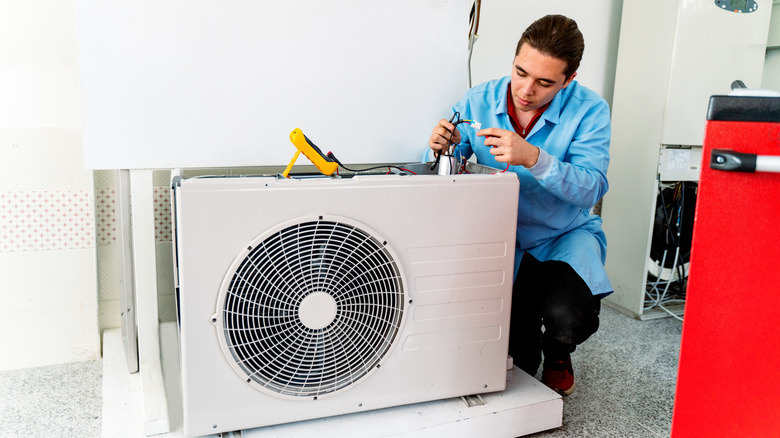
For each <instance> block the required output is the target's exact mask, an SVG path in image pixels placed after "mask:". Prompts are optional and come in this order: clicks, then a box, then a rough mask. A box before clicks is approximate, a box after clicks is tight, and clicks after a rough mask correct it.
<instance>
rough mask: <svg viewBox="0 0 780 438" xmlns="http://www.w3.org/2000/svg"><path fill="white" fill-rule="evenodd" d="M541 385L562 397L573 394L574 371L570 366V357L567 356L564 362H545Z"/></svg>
mask: <svg viewBox="0 0 780 438" xmlns="http://www.w3.org/2000/svg"><path fill="white" fill-rule="evenodd" d="M542 383H544V384H545V385H547V387H548V388H550V389H552V390H553V391H555V392H557V393H558V394H560V395H563V396H566V395H569V394H571V393H572V392H574V369H573V368H572V366H571V356H569V355H567V356H566V359H564V360H557V361H552V360H545V361H544V368H542Z"/></svg>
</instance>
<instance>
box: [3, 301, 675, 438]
mask: <svg viewBox="0 0 780 438" xmlns="http://www.w3.org/2000/svg"><path fill="white" fill-rule="evenodd" d="M681 331H682V323H681V322H680V321H677V320H675V319H673V318H664V319H659V320H651V321H639V320H636V319H633V318H629V317H627V316H624V315H622V314H620V313H618V312H616V311H614V310H611V309H609V308H606V307H604V308H602V318H601V328H600V329H599V331H598V332H597V333H596V334H595V335H593V336H592V337H591V338H590V339H589V340H588V341H587V342H586V343H585V344H583V345H581V346H580V347H578V349H577V351H576V352H575V353H574V354H573V355H572V362H573V364H574V370H575V375H576V379H577V389H576V391H575V392H574V394H572V395H570V396H569V397H566V398H565V399H564V407H563V426H561V427H560V428H558V429H554V430H550V431H546V432H541V433H537V434H533V435H530V437H532V438H548V437H549V438H560V437H578V438H579V437H599V438H601V437H621V438H631V437H650V438H653V437H668V436H669V432H670V429H671V421H672V408H673V403H674V388H675V383H676V376H677V358H678V355H679V345H680V334H681ZM537 377H538V376H537ZM101 391H102V364H101V361H90V362H78V363H72V364H65V365H56V366H48V367H40V368H31V369H25V370H13V371H2V372H0V438H6V437H8V438H11V437H13V438H21V437H35V438H38V437H79V438H81V437H87V438H89V437H99V436H100V435H101V430H102V428H101V415H102V411H101V409H102V400H103V397H102V393H101Z"/></svg>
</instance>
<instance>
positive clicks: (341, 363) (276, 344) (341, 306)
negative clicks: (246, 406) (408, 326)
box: [217, 217, 404, 399]
mask: <svg viewBox="0 0 780 438" xmlns="http://www.w3.org/2000/svg"><path fill="white" fill-rule="evenodd" d="M386 244H387V242H385V241H383V240H381V239H379V238H377V237H375V236H374V235H372V234H371V233H369V232H367V231H365V230H364V229H361V228H359V227H358V226H355V225H350V224H347V223H344V221H342V220H337V221H333V220H322V218H321V217H320V218H319V219H317V220H307V221H298V222H297V223H294V224H293V225H287V226H283V227H280V228H279V229H278V230H272V231H271V232H269V233H266V234H264V235H262V236H260V237H258V238H257V239H256V240H255V241H253V242H252V244H251V245H250V246H249V247H248V248H247V250H246V251H245V252H246V255H245V256H244V257H243V260H241V261H240V263H234V264H233V266H234V267H235V271H231V272H229V273H228V278H230V280H229V281H227V282H226V284H227V289H226V290H223V291H222V294H221V296H222V297H224V299H221V300H220V302H221V303H224V304H223V305H222V306H221V307H222V308H221V309H218V314H219V313H221V315H222V318H221V320H219V321H218V324H217V326H218V330H221V331H222V334H223V336H224V342H225V347H226V349H227V350H226V351H229V353H230V354H229V355H228V359H229V360H230V359H232V360H234V361H235V365H236V366H234V369H236V371H237V372H239V374H240V375H242V377H244V378H245V379H246V381H247V383H249V384H251V385H253V386H256V385H259V386H256V387H258V389H261V390H263V391H266V392H269V393H272V394H274V395H279V396H289V397H314V398H315V399H316V398H317V397H320V396H322V395H326V394H332V393H335V392H337V391H339V390H341V389H346V388H347V387H349V386H350V385H352V384H354V383H356V382H357V381H359V380H361V379H362V378H364V377H367V376H368V375H369V374H370V373H371V372H373V370H375V369H377V368H378V367H379V366H380V365H381V362H382V361H383V359H384V358H385V357H386V355H387V353H388V352H389V351H390V349H391V347H392V346H393V344H394V341H395V339H396V337H397V335H398V332H399V331H400V328H401V325H402V320H403V314H404V288H403V281H402V276H401V274H400V271H399V268H398V266H397V264H396V263H395V261H394V258H393V256H392V253H391V252H390V250H389V248H388V247H387V246H386ZM240 259H241V256H239V260H240ZM223 289H224V286H223ZM223 336H220V338H222V337H223Z"/></svg>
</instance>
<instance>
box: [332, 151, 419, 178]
mask: <svg viewBox="0 0 780 438" xmlns="http://www.w3.org/2000/svg"><path fill="white" fill-rule="evenodd" d="M327 157H328V158H330V159H331V160H333V161H335V162H336V164H338V165H339V167H341V168H343V169H344V170H348V171H350V172H355V173H360V172H368V171H369V170H376V169H384V168H385V167H387V168H388V169H398V170H400V171H401V172H406V173H411V174H412V175H417V174H416V173H414V172H412V171H411V170H409V169H406V168H403V167H399V166H392V165H387V164H385V165H381V166H374V167H367V168H365V169H350V168H349V167H347V166H345V165H344V164H342V163H341V161H339V159H338V158H336V156H335V155H334V154H333V152H328V154H327Z"/></svg>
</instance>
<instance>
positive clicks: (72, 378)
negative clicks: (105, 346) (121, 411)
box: [0, 360, 103, 438]
mask: <svg viewBox="0 0 780 438" xmlns="http://www.w3.org/2000/svg"><path fill="white" fill-rule="evenodd" d="M102 377H103V363H102V361H99V360H96V361H89V362H76V363H69V364H65V365H53V366H47V367H40V368H29V369H24V370H14V371H3V372H0V437H2V438H22V437H25V438H26V437H34V438H48V437H52V438H54V437H56V438H62V437H79V438H82V437H83V438H95V437H100V431H101V416H102V409H103V384H102Z"/></svg>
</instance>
